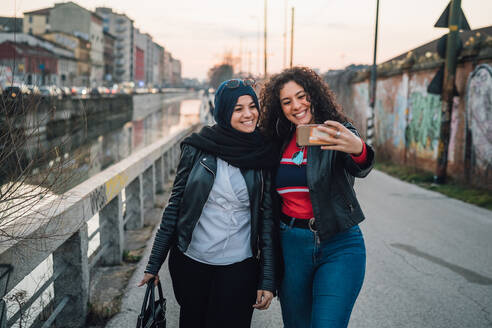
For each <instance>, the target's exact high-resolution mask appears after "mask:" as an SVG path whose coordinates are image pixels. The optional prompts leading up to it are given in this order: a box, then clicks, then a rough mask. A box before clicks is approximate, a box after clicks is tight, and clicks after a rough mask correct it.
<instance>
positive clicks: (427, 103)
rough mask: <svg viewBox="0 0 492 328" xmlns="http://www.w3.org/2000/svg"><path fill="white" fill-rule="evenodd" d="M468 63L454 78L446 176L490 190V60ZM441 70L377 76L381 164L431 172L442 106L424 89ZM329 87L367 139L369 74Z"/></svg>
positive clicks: (336, 79)
mask: <svg viewBox="0 0 492 328" xmlns="http://www.w3.org/2000/svg"><path fill="white" fill-rule="evenodd" d="M491 49H492V48H491ZM472 59H473V58H472ZM472 59H470V58H468V59H466V58H465V59H463V60H462V61H461V62H460V64H459V65H458V69H457V73H456V87H457V91H458V93H459V96H457V97H455V99H454V105H453V114H452V122H451V138H450V142H449V155H448V156H449V157H448V174H449V175H450V176H452V177H453V178H455V179H458V180H461V181H466V182H469V183H471V184H474V185H476V186H479V187H485V188H488V189H492V120H491V117H492V116H491V115H492V100H491V99H492V98H491V97H492V96H491V90H492V74H491V72H492V69H491V65H492V56H490V57H489V59H482V60H476V58H475V60H472ZM439 65H440V63H439V62H434V63H431V64H427V65H420V66H419V65H416V66H414V67H406V68H405V66H404V65H403V66H402V67H400V68H398V69H396V70H393V71H392V72H391V73H386V74H380V76H381V75H382V76H381V77H379V78H378V80H377V92H376V104H375V133H374V146H375V147H376V150H377V153H378V157H379V158H380V159H383V158H385V159H389V160H391V161H392V162H394V163H399V164H406V165H410V166H414V167H418V168H422V169H425V170H428V171H435V168H436V158H437V145H438V140H439V129H440V125H441V108H442V102H441V99H440V96H439V95H433V94H429V93H427V86H428V85H429V83H430V81H431V80H432V78H433V77H434V75H435V73H436V72H437V69H438V66H439ZM379 70H380V68H379V67H378V72H379ZM344 75H345V78H344ZM327 82H328V83H329V84H330V87H331V88H332V89H333V90H334V92H335V94H336V96H337V100H338V101H339V102H340V103H341V104H342V106H343V107H344V110H345V112H346V113H347V115H348V116H349V117H350V118H351V119H352V120H353V121H354V124H355V125H356V126H357V128H358V129H359V130H360V131H361V132H362V134H363V135H365V132H366V119H367V117H368V113H370V108H369V74H368V72H367V71H366V72H362V73H361V72H359V73H354V72H343V73H340V74H337V75H336V76H332V77H328V78H327Z"/></svg>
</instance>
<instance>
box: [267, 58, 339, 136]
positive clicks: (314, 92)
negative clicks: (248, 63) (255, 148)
mask: <svg viewBox="0 0 492 328" xmlns="http://www.w3.org/2000/svg"><path fill="white" fill-rule="evenodd" d="M290 81H294V82H295V83H297V84H299V85H300V86H302V87H303V88H304V91H306V93H307V100H308V101H309V102H311V111H312V113H313V116H314V122H315V123H318V124H321V123H323V122H324V121H326V120H332V121H337V122H340V123H344V122H346V121H348V119H347V117H346V116H345V115H344V114H343V112H342V107H341V106H340V105H339V104H337V103H336V101H335V95H334V94H333V92H332V91H331V90H330V88H329V87H328V84H326V82H325V81H323V79H322V78H321V77H320V76H319V75H318V74H317V73H316V72H314V71H313V70H312V69H310V68H308V67H293V68H289V69H285V70H283V71H282V72H280V73H278V74H275V75H273V76H272V77H270V79H269V80H268V81H266V83H265V84H264V85H263V87H262V89H261V91H260V107H261V115H260V129H261V130H262V131H263V133H264V134H265V135H267V136H268V137H270V138H273V139H275V140H277V141H280V142H281V143H283V142H286V141H287V140H289V139H290V137H291V136H292V133H294V130H295V129H294V125H293V124H292V123H291V122H290V121H289V120H288V119H287V118H286V117H285V115H284V113H283V111H282V106H281V104H280V90H281V89H282V88H283V87H284V85H285V84H286V83H287V82H290Z"/></svg>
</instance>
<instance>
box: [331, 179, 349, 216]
mask: <svg viewBox="0 0 492 328" xmlns="http://www.w3.org/2000/svg"><path fill="white" fill-rule="evenodd" d="M335 181H336V182H337V184H338V186H339V187H340V190H341V192H342V197H343V200H344V201H345V205H346V206H347V207H348V208H349V210H350V213H352V212H354V206H353V205H352V203H350V201H349V200H348V199H347V195H346V194H345V190H344V189H343V186H342V185H341V183H340V182H339V181H338V180H337V179H336V178H335Z"/></svg>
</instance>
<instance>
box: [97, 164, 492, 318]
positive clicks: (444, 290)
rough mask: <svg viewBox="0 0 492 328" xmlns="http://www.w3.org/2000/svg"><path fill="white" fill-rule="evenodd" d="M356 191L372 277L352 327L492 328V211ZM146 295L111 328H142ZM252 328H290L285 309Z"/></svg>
mask: <svg viewBox="0 0 492 328" xmlns="http://www.w3.org/2000/svg"><path fill="white" fill-rule="evenodd" d="M356 189H357V193H358V195H359V199H360V200H361V203H362V207H363V209H364V211H365V214H366V217H367V219H366V221H365V222H364V223H362V224H361V228H362V230H363V232H364V235H365V239H366V246H367V273H366V279H365V282H364V286H363V289H362V291H361V295H360V297H359V299H358V301H357V303H356V306H355V308H354V312H353V315H352V318H351V321H350V325H349V327H351V328H362V327H364V328H367V327H375V328H385V327H388V328H390V327H391V328H394V327H402V328H405V327H408V328H415V327H419V328H420V327H433V328H434V327H443V328H453V327H470V328H480V327H492V212H491V211H487V210H484V209H481V208H478V207H475V206H472V205H468V204H465V203H463V202H461V201H457V200H453V199H449V198H447V197H445V196H443V195H441V194H438V193H435V192H432V191H428V190H424V189H421V188H419V187H416V186H414V185H411V184H408V183H405V182H401V181H399V180H397V179H394V178H392V177H390V176H388V175H386V174H384V173H381V172H378V171H373V172H372V173H371V174H370V175H369V177H368V178H366V179H363V180H358V181H357V187H356ZM147 255H148V254H147ZM145 261H146V260H144V261H143V262H145ZM141 266H142V268H143V266H144V263H142V264H141ZM142 270H143V269H142ZM140 276H141V271H140V272H137V273H136V274H135V276H134V277H132V280H131V281H130V286H135V284H136V282H137V281H138V280H139V279H140ZM161 276H162V277H164V284H165V288H166V289H167V292H166V294H167V297H168V302H169V304H168V322H169V323H168V327H178V325H177V314H178V306H177V305H176V302H175V300H174V297H173V295H172V293H171V292H170V286H171V284H170V280H169V275H168V273H167V264H165V265H164V266H163V269H162V270H161ZM142 294H143V290H142V289H137V288H135V287H129V289H128V292H127V295H126V296H125V298H124V300H123V311H122V313H120V314H119V315H117V316H116V317H115V318H114V319H113V320H112V321H111V322H110V324H109V325H108V326H107V327H118V328H121V327H134V326H135V324H134V323H135V320H136V315H137V313H136V312H137V308H138V307H139V306H140V302H141V298H142ZM252 327H254V328H260V327H265V328H266V327H282V320H281V317H280V307H279V304H278V302H276V301H275V302H274V303H273V305H272V307H271V308H270V310H268V311H263V312H258V311H255V314H254V318H253V324H252Z"/></svg>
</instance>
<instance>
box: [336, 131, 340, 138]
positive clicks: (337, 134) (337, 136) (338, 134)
mask: <svg viewBox="0 0 492 328" xmlns="http://www.w3.org/2000/svg"><path fill="white" fill-rule="evenodd" d="M340 134H341V133H340V130H338V131H337V133H336V134H335V138H336V139H338V138H339V137H340Z"/></svg>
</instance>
